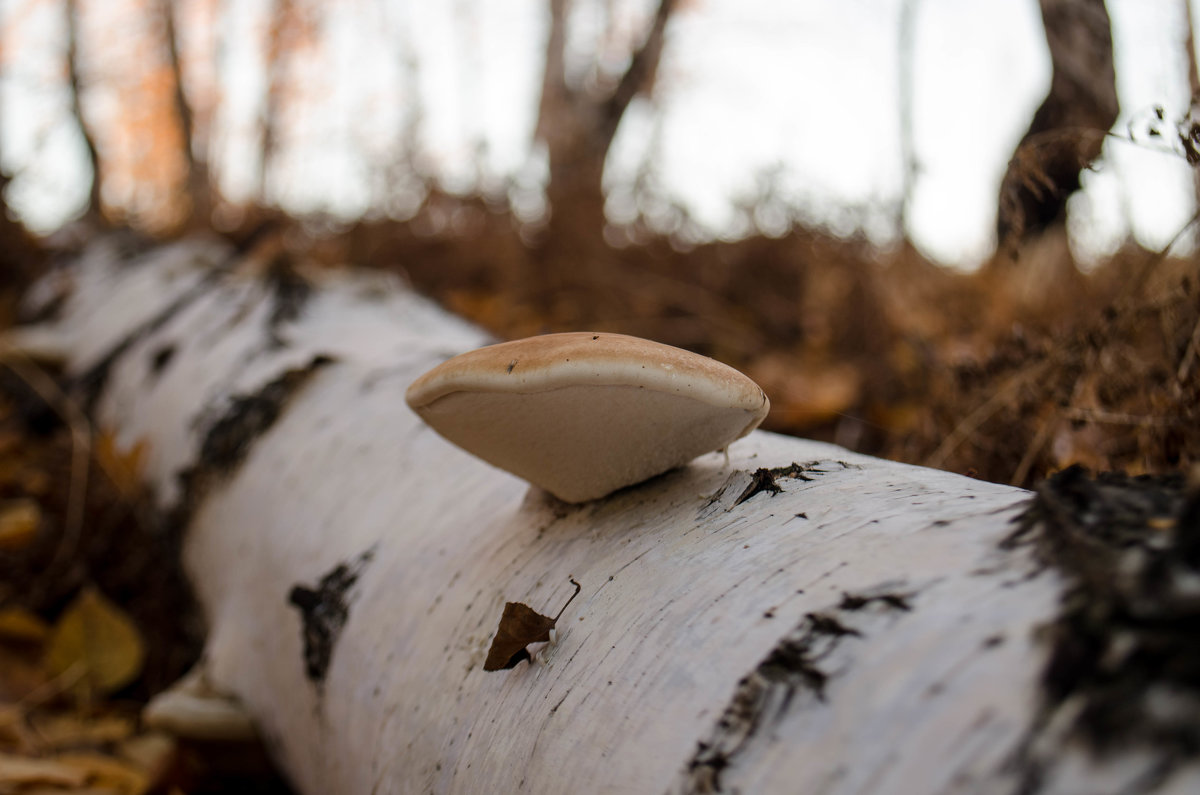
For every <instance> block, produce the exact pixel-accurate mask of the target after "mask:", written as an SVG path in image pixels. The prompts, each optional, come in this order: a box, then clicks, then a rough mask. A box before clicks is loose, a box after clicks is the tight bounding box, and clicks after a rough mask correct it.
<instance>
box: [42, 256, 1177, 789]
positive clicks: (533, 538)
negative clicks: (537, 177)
mask: <svg viewBox="0 0 1200 795" xmlns="http://www.w3.org/2000/svg"><path fill="white" fill-rule="evenodd" d="M114 250H115V249H112V248H108V249H104V248H103V247H102V246H100V247H97V248H96V249H94V250H93V251H92V252H91V253H90V254H89V255H88V256H87V257H86V258H85V260H86V261H85V265H86V267H81V268H79V269H77V270H76V271H74V273H73V276H74V279H75V287H74V289H73V290H72V291H71V293H70V294H69V295H68V296H66V297H65V299H64V301H63V308H62V311H61V312H60V314H59V316H58V319H57V320H56V321H54V325H53V329H54V334H55V338H56V339H58V340H59V341H60V343H61V344H62V345H63V346H64V347H65V350H66V351H67V352H68V353H69V361H70V368H71V370H72V371H73V372H76V373H84V372H88V371H91V370H94V369H95V368H96V367H97V365H98V364H99V363H101V362H106V364H105V367H104V370H105V372H106V373H107V377H106V378H105V379H104V381H103V384H102V388H101V389H100V391H99V393H98V395H97V400H96V402H95V412H96V414H97V415H98V418H99V421H100V422H102V423H103V424H104V425H105V426H107V427H112V428H115V429H117V430H118V431H119V436H118V441H119V442H121V443H124V444H132V443H134V442H135V441H137V440H141V439H145V440H148V441H149V442H150V444H149V450H150V453H149V461H148V464H147V466H148V470H147V473H146V474H147V477H148V478H149V480H150V481H151V484H152V485H153V486H154V488H155V493H156V495H157V499H158V500H159V503H160V505H161V506H162V508H163V509H164V510H169V509H171V508H172V507H174V506H177V505H180V504H184V503H185V502H187V500H188V496H187V495H188V494H190V493H191V492H192V489H191V488H190V487H189V486H188V483H187V481H188V480H189V479H188V478H187V477H185V478H182V479H181V478H180V473H186V472H188V471H195V470H196V469H197V468H205V467H212V468H214V471H215V470H218V469H219V470H220V472H221V475H220V477H214V478H211V479H210V480H209V481H208V482H207V485H206V487H205V488H204V489H202V490H199V491H197V492H195V494H194V496H195V500H194V503H193V504H192V505H191V509H190V510H189V511H188V512H187V516H186V518H187V530H186V537H185V539H184V556H185V563H186V566H187V570H188V571H189V573H190V575H191V577H192V580H193V582H194V585H195V587H196V591H197V595H198V598H199V600H200V602H201V604H202V605H203V607H204V610H205V614H206V617H207V620H208V624H209V634H208V640H207V646H206V652H205V660H206V670H205V671H204V676H205V680H206V681H207V682H209V683H211V684H212V685H213V686H214V687H215V688H217V689H218V690H219V691H221V692H225V693H230V694H233V695H234V696H236V697H237V698H238V699H240V700H241V702H242V703H243V704H244V705H245V706H246V708H247V709H248V710H249V711H250V712H251V714H252V715H253V716H254V718H255V720H256V722H257V725H258V727H259V729H260V731H261V732H262V734H263V735H264V736H265V737H266V738H268V740H269V742H270V745H271V747H272V750H273V753H274V754H275V757H276V759H277V760H278V761H279V763H280V764H281V766H282V767H283V769H284V770H285V771H286V773H287V775H288V776H289V777H290V778H291V779H292V781H293V782H294V783H295V784H296V786H297V788H298V789H300V790H301V791H304V792H311V793H325V792H345V793H357V792H361V793H368V792H370V793H383V792H414V791H416V792H423V791H436V792H516V791H528V792H547V793H552V792H553V793H557V792H565V791H571V792H580V793H586V792H609V791H636V792H666V791H672V792H756V793H757V792H763V793H771V792H797V791H803V792H827V793H860V792H971V793H975V792H1089V793H1101V794H1103V793H1110V792H1111V793H1117V792H1124V791H1128V790H1127V789H1126V788H1125V787H1126V785H1128V784H1129V783H1130V782H1143V783H1145V787H1143V790H1145V791H1162V792H1190V791H1195V790H1196V788H1197V786H1200V766H1198V765H1197V764H1196V761H1195V756H1194V753H1191V752H1189V753H1182V754H1178V753H1176V752H1177V749H1176V748H1175V747H1174V746H1173V749H1175V750H1173V753H1175V754H1176V755H1174V756H1173V757H1172V767H1171V768H1170V770H1169V771H1167V773H1166V774H1161V773H1162V767H1161V760H1160V759H1159V758H1157V757H1156V756H1155V755H1154V754H1153V753H1147V752H1146V751H1145V749H1144V748H1136V747H1132V748H1125V747H1121V746H1118V747H1113V748H1110V749H1109V750H1107V751H1106V753H1105V755H1104V756H1103V757H1097V756H1096V755H1095V754H1094V752H1093V751H1091V750H1089V749H1088V748H1087V747H1086V746H1084V745H1081V744H1080V743H1078V742H1076V741H1074V740H1073V739H1072V737H1071V735H1070V734H1069V733H1063V732H1058V731H1054V730H1053V729H1054V728H1055V726H1056V725H1057V724H1056V723H1055V721H1056V720H1057V721H1060V722H1061V720H1062V718H1055V719H1052V720H1050V721H1049V724H1050V725H1049V730H1048V725H1047V723H1046V721H1045V720H1044V716H1045V715H1046V714H1048V713H1046V712H1045V711H1044V706H1045V704H1046V703H1048V702H1046V697H1047V696H1046V690H1045V686H1044V680H1045V674H1044V672H1045V670H1046V669H1047V665H1048V663H1049V662H1050V661H1051V660H1052V659H1053V654H1052V649H1051V648H1050V647H1049V646H1048V645H1047V644H1046V643H1045V642H1044V639H1043V636H1042V634H1040V633H1039V632H1038V628H1039V627H1042V626H1045V625H1050V624H1052V623H1053V622H1054V621H1055V620H1056V619H1058V618H1059V617H1060V616H1062V615H1064V614H1065V611H1066V608H1067V607H1068V606H1069V605H1068V603H1064V602H1063V600H1064V598H1067V599H1068V602H1069V601H1070V597H1071V594H1072V593H1074V590H1073V589H1074V587H1075V586H1074V585H1073V583H1074V582H1075V580H1074V579H1073V578H1074V575H1073V574H1072V573H1071V572H1070V571H1069V570H1068V569H1064V568H1063V567H1061V566H1057V565H1047V561H1046V559H1045V556H1044V553H1043V552H1040V551H1039V548H1038V547H1037V546H1036V545H1032V544H1028V543H1013V542H1012V541H1013V539H1014V536H1013V530H1014V525H1013V523H1012V522H1013V520H1014V519H1015V518H1017V517H1018V516H1019V515H1022V513H1023V512H1024V511H1025V509H1026V507H1027V506H1028V504H1029V499H1030V495H1029V494H1028V493H1027V492H1024V491H1021V490H1018V489H1013V488H1010V487H1006V486H999V485H994V484H988V483H983V482H980V481H975V480H971V479H968V478H963V477H959V476H956V475H953V474H949V473H945V472H938V471H934V470H928V469H922V468H918V467H911V466H905V465H901V464H896V463H892V462H887V461H881V460H878V459H872V458H869V457H866V456H861V455H857V454H854V453H851V452H849V451H846V450H843V449H840V448H837V447H834V446H831V445H826V444H820V443H815V442H808V441H804V440H799V439H791V438H784V437H780V436H776V435H773V434H769V433H763V432H756V433H753V434H751V435H750V436H749V437H747V438H746V439H743V440H741V441H739V442H738V443H736V444H734V445H733V446H732V447H731V449H730V450H729V451H728V456H727V457H726V456H725V455H723V454H721V453H713V454H710V455H706V456H702V457H701V458H700V459H698V460H697V461H695V462H694V463H693V464H691V465H689V466H688V467H685V468H683V469H680V470H676V471H674V472H671V473H668V474H666V475H664V476H661V477H658V478H655V479H654V480H651V481H649V482H646V483H644V484H641V485H638V486H634V487H631V488H628V489H625V490H622V491H620V492H618V493H616V494H613V495H611V496H609V497H607V498H605V499H602V500H598V501H595V502H591V503H585V504H582V505H577V506H573V505H566V504H563V503H560V502H557V501H555V500H553V499H552V498H550V497H548V496H547V495H545V494H543V493H541V492H538V491H536V490H529V489H527V488H526V486H525V484H523V483H522V482H520V481H518V480H516V479H515V478H513V477H511V476H509V475H507V474H505V473H503V472H500V471H498V470H495V469H492V468H490V467H489V466H487V465H485V464H483V463H482V462H480V461H478V460H476V459H474V458H472V457H470V456H468V455H467V454H466V453H463V452H462V451H460V450H458V449H456V448H454V447H452V446H451V445H449V444H448V443H446V442H445V441H444V440H442V439H441V438H440V437H438V436H437V435H436V434H434V433H432V432H431V431H430V430H429V429H428V428H426V427H424V426H423V425H422V424H421V423H420V421H419V420H418V419H417V418H416V417H415V416H414V415H413V414H412V413H411V412H409V411H407V410H406V409H405V408H404V406H403V394H404V390H405V389H406V388H407V386H408V385H409V384H410V383H411V382H412V381H413V380H414V379H415V378H416V377H417V376H418V375H419V374H421V373H422V372H424V371H425V370H427V369H428V368H429V367H431V366H433V365H434V364H436V363H438V362H440V361H443V360H444V359H446V358H448V357H449V356H451V355H453V354H455V353H457V352H460V351H462V350H465V349H468V348H472V347H476V346H478V345H480V344H484V343H485V342H486V341H487V340H486V338H485V336H484V335H483V334H481V333H480V332H479V331H478V330H476V329H474V328H472V327H470V326H468V325H466V324H465V323H463V322H461V321H459V320H456V319H455V318H453V317H450V316H448V315H446V314H444V313H442V312H441V311H440V310H438V309H436V308H434V307H432V306H431V305H429V304H428V303H427V302H425V301H423V300H422V299H419V298H417V297H415V296H413V295H412V294H411V293H409V292H408V291H406V290H405V289H404V288H402V287H401V286H400V285H399V284H398V283H396V282H394V281H391V280H388V279H386V278H385V277H382V276H380V275H377V274H376V275H369V274H363V273H359V272H355V271H352V270H345V271H339V272H335V273H303V274H302V276H303V279H304V282H305V283H306V284H307V285H309V288H310V289H308V291H307V293H306V296H307V297H306V298H305V300H303V301H302V302H299V303H295V304H289V305H290V306H292V307H293V308H294V311H289V312H286V313H283V315H279V313H278V312H277V306H278V303H277V302H278V300H279V289H278V285H273V284H272V282H271V279H270V278H268V277H266V274H264V272H263V271H262V269H261V268H258V269H254V268H247V267H245V266H240V265H236V264H235V265H234V266H233V267H231V268H227V269H225V270H223V271H220V272H216V271H214V270H213V265H212V263H221V262H224V261H225V260H226V258H227V257H229V256H231V253H230V252H228V251H226V250H225V249H223V248H221V247H219V246H216V245H215V244H210V243H196V242H192V243H187V244H180V245H177V246H172V247H167V248H164V249H162V250H160V251H159V252H157V253H156V254H152V255H149V256H146V257H143V258H141V259H140V260H138V261H137V262H134V263H129V264H122V263H120V262H115V261H114V257H113V255H112V252H113V251H114ZM106 252H107V253H106ZM204 263H207V264H204ZM198 285H204V287H203V288H201V287H199V286H198ZM185 295H186V296H189V299H188V300H187V301H181V300H180V297H181V296H185ZM112 306H128V307H136V309H135V310H134V311H133V312H132V314H133V317H127V316H125V315H123V314H121V313H113V312H111V311H108V308H110V307H112ZM166 307H173V309H172V311H171V312H166V313H165V314H166V317H164V312H165V308H166ZM30 335H32V332H30ZM118 348H120V353H119V355H115V356H114V355H113V351H114V350H115V349H118ZM166 351H169V353H164V352H166ZM326 359H328V361H325V360H326ZM318 362H320V364H318ZM268 395H271V396H273V397H272V398H271V399H270V400H268V401H267V402H268V403H269V404H270V406H269V407H270V410H269V411H265V412H258V411H251V412H249V413H248V414H246V415H245V416H250V415H254V416H258V417H260V418H263V419H266V420H267V421H264V422H253V423H250V424H249V425H248V426H245V427H246V428H248V429H249V430H248V432H246V433H242V432H238V433H235V434H233V435H232V436H231V437H230V438H233V439H236V440H238V441H237V443H236V444H232V445H226V444H224V443H222V444H220V445H214V444H212V443H210V439H211V437H212V434H213V433H214V429H216V428H218V427H222V425H223V424H227V425H228V424H230V423H232V421H231V420H230V419H229V418H231V417H240V416H243V411H242V410H241V408H239V407H243V408H244V407H245V406H246V405H247V404H246V403H244V400H245V399H247V396H249V397H250V398H255V397H256V398H264V397H265V396H268ZM238 396H241V397H240V398H239V397H238ZM276 398H277V399H276ZM268 415H269V416H268ZM223 421H226V422H223ZM232 424H234V425H239V427H241V424H240V420H239V422H237V423H232ZM222 462H224V463H225V464H228V466H221V464H222ZM1198 513H1200V512H1198ZM1022 538H1025V536H1022ZM1006 541H1007V542H1008V543H1006ZM368 559H369V563H368V562H367V561H368ZM572 580H574V581H575V582H578V583H580V585H581V590H580V593H579V595H578V598H577V599H576V600H575V601H574V602H572V603H570V609H569V610H568V611H567V612H566V613H565V614H563V616H562V617H561V620H559V621H558V622H557V626H556V631H557V635H558V637H557V642H555V643H551V644H545V645H541V644H533V645H532V646H531V647H530V649H529V651H530V659H529V660H525V659H524V658H521V659H520V660H518V661H517V662H516V664H515V666H514V667H512V668H511V669H502V670H496V671H485V670H484V667H483V666H484V661H485V658H486V654H487V650H488V648H489V645H490V641H491V639H492V636H493V634H494V633H495V631H496V628H497V622H498V619H499V618H500V616H501V615H502V612H503V610H504V606H505V604H506V603H507V602H521V603H523V604H525V605H528V606H530V607H531V608H532V609H533V610H534V611H538V612H542V613H545V614H547V615H550V614H553V612H554V611H555V610H556V609H557V608H558V607H559V606H561V605H562V604H563V601H564V599H565V596H566V591H567V589H568V588H569V587H570V586H569V584H568V583H569V582H571V581H572ZM1152 685H1153V682H1151V683H1150V685H1147V686H1146V687H1144V688H1143V689H1142V691H1140V692H1141V697H1145V698H1147V699H1151V701H1152V700H1153V694H1152V691H1153V687H1152ZM1148 703H1149V702H1148ZM1155 703H1157V702H1155ZM1056 714H1058V713H1056ZM1172 714H1174V713H1172ZM1190 714H1191V715H1193V716H1194V712H1193V713H1190ZM1182 720H1185V721H1191V723H1190V724H1189V725H1191V726H1195V724H1196V720H1195V718H1194V717H1187V716H1185V717H1184V718H1182ZM1031 748H1033V749H1035V750H1036V751H1037V753H1036V754H1031V753H1029V750H1030V749H1031Z"/></svg>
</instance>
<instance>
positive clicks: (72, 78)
mask: <svg viewBox="0 0 1200 795" xmlns="http://www.w3.org/2000/svg"><path fill="white" fill-rule="evenodd" d="M66 10H67V76H68V80H69V82H70V85H71V113H72V115H73V116H74V117H75V121H76V123H77V124H78V125H79V134H80V135H81V136H82V137H83V143H84V145H85V146H86V147H87V152H88V161H89V163H90V164H91V166H92V187H91V191H90V193H89V195H88V209H87V212H88V215H89V216H91V217H92V218H93V219H95V220H103V218H104V211H103V206H102V204H101V199H100V189H101V186H102V178H103V171H102V169H101V164H100V151H99V149H97V148H96V139H95V136H94V135H93V134H92V129H91V127H90V126H88V123H87V120H86V119H85V118H84V115H83V105H82V102H81V101H80V95H81V92H82V81H81V79H80V75H79V2H78V0H67V6H66Z"/></svg>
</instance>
